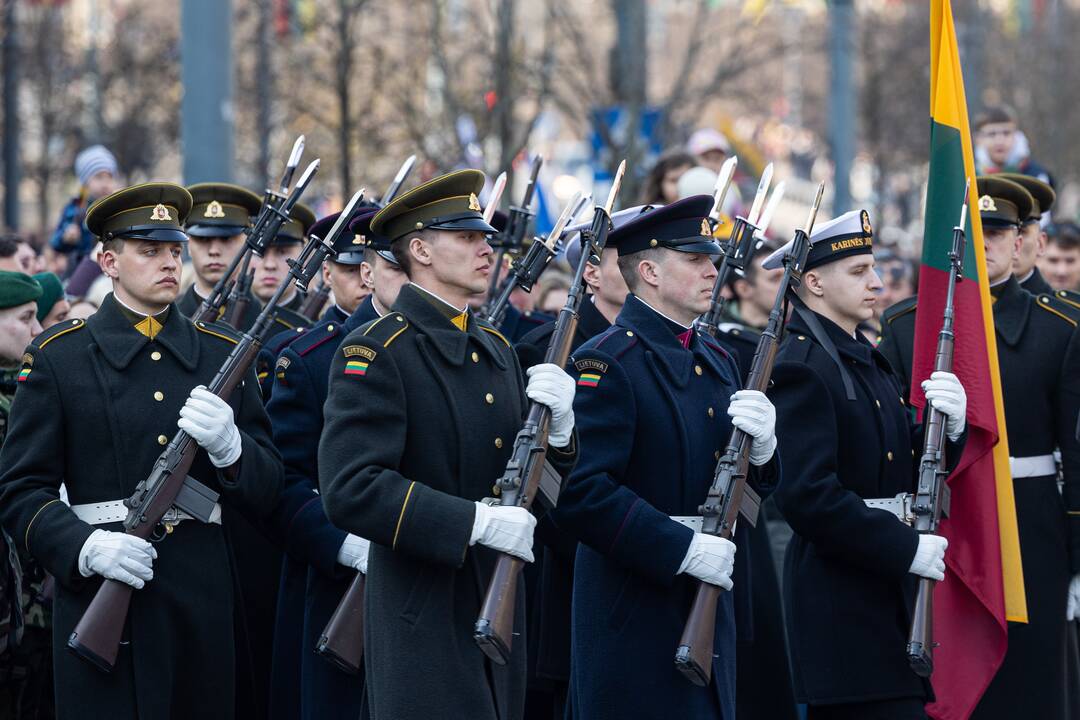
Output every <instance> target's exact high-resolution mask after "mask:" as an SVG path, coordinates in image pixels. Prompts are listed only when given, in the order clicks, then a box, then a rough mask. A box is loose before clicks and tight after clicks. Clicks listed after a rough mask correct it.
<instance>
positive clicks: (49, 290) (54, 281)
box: [34, 272, 64, 320]
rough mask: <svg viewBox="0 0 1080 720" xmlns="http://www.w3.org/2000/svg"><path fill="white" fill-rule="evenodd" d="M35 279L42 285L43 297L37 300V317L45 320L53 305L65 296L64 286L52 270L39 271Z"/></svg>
mask: <svg viewBox="0 0 1080 720" xmlns="http://www.w3.org/2000/svg"><path fill="white" fill-rule="evenodd" d="M34 279H35V280H37V283H38V285H40V286H41V297H39V298H38V301H37V319H38V320H44V319H45V316H46V315H48V314H49V312H51V311H52V309H53V306H54V305H56V303H58V302H60V300H61V299H62V298H63V297H64V286H63V285H61V284H60V278H58V277H56V275H55V274H54V273H51V272H43V273H37V274H36V275H34Z"/></svg>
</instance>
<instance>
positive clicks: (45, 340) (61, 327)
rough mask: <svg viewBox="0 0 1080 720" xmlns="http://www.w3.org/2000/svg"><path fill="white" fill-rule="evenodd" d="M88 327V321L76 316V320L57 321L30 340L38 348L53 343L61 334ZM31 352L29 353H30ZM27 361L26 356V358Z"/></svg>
mask: <svg viewBox="0 0 1080 720" xmlns="http://www.w3.org/2000/svg"><path fill="white" fill-rule="evenodd" d="M84 327H86V321H85V320H83V319H82V318H75V319H74V320H68V321H66V322H62V323H56V324H55V325H53V326H52V327H51V328H49V329H48V330H46V331H45V332H43V333H41V334H40V335H38V336H37V337H36V338H34V339H33V340H31V341H30V344H31V345H33V346H34V347H37V348H39V349H40V348H43V347H45V346H46V345H48V344H49V343H51V342H52V341H53V340H55V339H56V338H58V337H60V336H61V335H67V334H68V333H70V332H74V331H76V330H80V329H82V328H84ZM28 354H29V353H28ZM24 362H25V358H24Z"/></svg>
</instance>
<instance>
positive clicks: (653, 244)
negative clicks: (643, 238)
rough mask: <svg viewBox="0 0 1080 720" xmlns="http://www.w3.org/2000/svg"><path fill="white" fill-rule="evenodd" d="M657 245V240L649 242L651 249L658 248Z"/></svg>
mask: <svg viewBox="0 0 1080 720" xmlns="http://www.w3.org/2000/svg"><path fill="white" fill-rule="evenodd" d="M656 245H657V242H656V239H655V238H654V239H652V240H650V241H649V247H656Z"/></svg>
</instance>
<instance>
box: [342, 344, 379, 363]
mask: <svg viewBox="0 0 1080 720" xmlns="http://www.w3.org/2000/svg"><path fill="white" fill-rule="evenodd" d="M341 352H342V354H343V355H345V357H347V358H352V357H358V358H362V359H364V360H367V361H368V362H370V361H372V360H374V359H375V355H376V354H377V353H376V352H375V351H374V350H372V349H371V348H369V347H364V346H363V345H346V346H345V347H343V348H341Z"/></svg>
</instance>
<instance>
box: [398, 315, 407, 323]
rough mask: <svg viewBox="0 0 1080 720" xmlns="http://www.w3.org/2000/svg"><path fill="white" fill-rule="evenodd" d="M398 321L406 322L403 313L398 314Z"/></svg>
mask: <svg viewBox="0 0 1080 720" xmlns="http://www.w3.org/2000/svg"><path fill="white" fill-rule="evenodd" d="M397 321H398V322H405V318H403V317H402V316H401V315H398V316H397Z"/></svg>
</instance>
